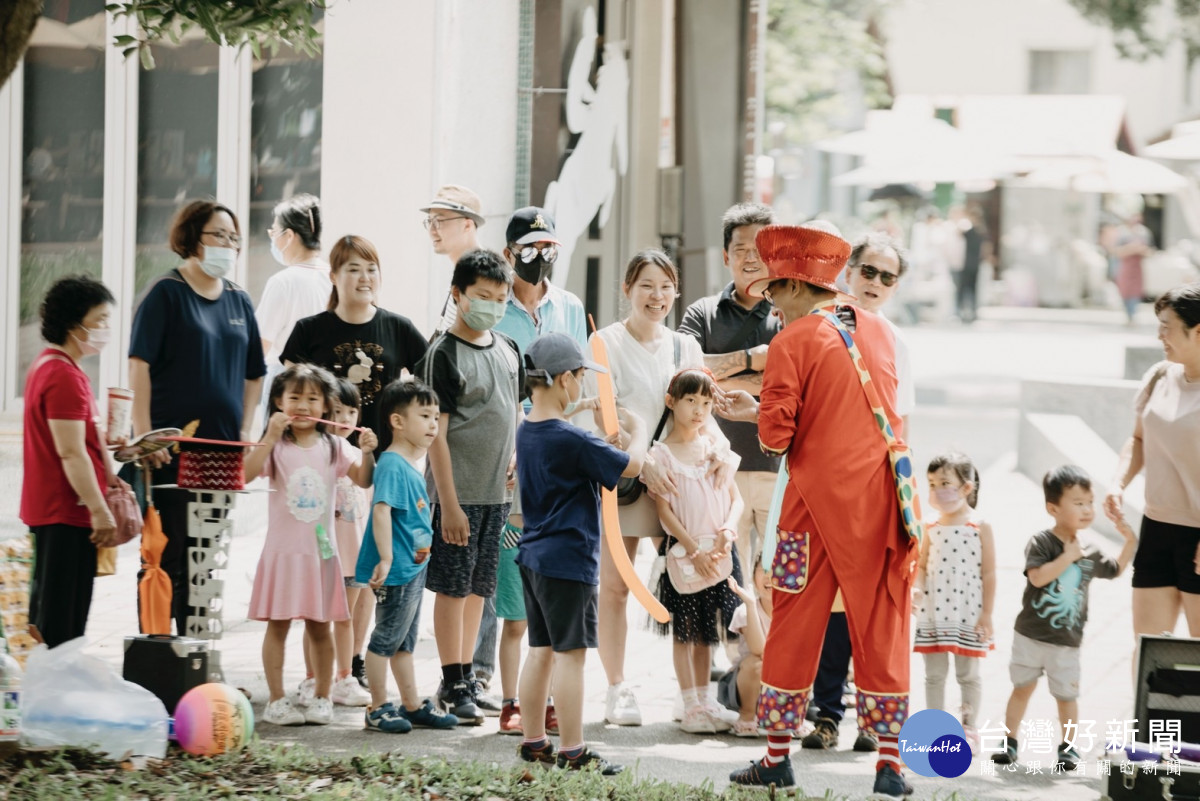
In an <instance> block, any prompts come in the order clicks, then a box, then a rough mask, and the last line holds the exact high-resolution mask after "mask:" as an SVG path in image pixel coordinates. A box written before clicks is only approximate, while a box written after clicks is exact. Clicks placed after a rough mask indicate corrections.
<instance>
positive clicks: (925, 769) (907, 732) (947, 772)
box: [900, 709, 971, 779]
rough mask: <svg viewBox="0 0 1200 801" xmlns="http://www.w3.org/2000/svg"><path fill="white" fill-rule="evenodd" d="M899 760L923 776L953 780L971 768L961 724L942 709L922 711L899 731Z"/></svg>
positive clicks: (969, 753)
mask: <svg viewBox="0 0 1200 801" xmlns="http://www.w3.org/2000/svg"><path fill="white" fill-rule="evenodd" d="M900 759H901V760H903V762H904V764H905V765H906V766H908V768H909V770H911V771H913V772H914V773H917V774H919V775H921V776H930V777H936V776H941V777H942V778H945V779H953V778H955V777H956V776H961V775H963V774H964V773H966V772H967V768H969V767H970V766H971V747H970V746H969V745H967V740H966V732H964V731H963V727H962V724H961V723H959V722H958V720H957V719H956V718H955V717H954V716H953V715H951V714H950V713H949V712H947V711H945V710H943V709H923V710H921V711H920V712H917V713H915V714H913V715H909V717H908V720H906V721H904V725H903V726H902V727H901V728H900Z"/></svg>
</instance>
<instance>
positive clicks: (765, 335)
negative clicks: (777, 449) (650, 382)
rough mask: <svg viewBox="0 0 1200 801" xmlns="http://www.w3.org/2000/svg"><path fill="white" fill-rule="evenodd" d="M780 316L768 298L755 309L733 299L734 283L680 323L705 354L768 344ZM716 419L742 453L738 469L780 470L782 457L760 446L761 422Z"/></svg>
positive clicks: (736, 450) (687, 313)
mask: <svg viewBox="0 0 1200 801" xmlns="http://www.w3.org/2000/svg"><path fill="white" fill-rule="evenodd" d="M750 315H754V316H755V317H756V318H758V324H757V325H755V326H754V327H753V328H751V329H750V331H749V333H748V334H746V335H744V336H741V337H739V339H738V341H737V342H734V341H733V338H734V337H735V336H738V332H739V331H741V330H742V325H743V324H744V323H745V322H746V318H747V317H748V316H750ZM779 329H780V322H779V318H778V317H776V316H775V315H773V314H771V304H770V303H769V302H767V301H766V300H762V301H759V303H758V305H757V306H755V307H754V308H753V309H745V308H743V307H742V306H741V305H740V304H739V303H738V302H737V301H736V300H734V299H733V283H732V282H730V283H729V285H728V286H726V287H725V289H723V290H722V291H721V294H719V295H710V296H709V297H706V298H700V300H698V301H696V302H695V303H693V304H692V305H691V306H688V307H687V311H685V312H684V313H683V320H682V322H680V323H679V333H681V334H687V335H688V336H690V337H692V338H693V339H695V340H696V341H697V342H698V343H700V350H702V351H704V352H705V353H706V354H712V353H729V352H731V351H735V350H745V349H746V348H753V347H754V346H755V345H766V344H769V343H770V342H771V340H772V339H774V337H775V335H776V334H778V333H779ZM738 375H754V373H753V371H749V370H743V371H742V372H741V373H738ZM717 423H718V425H720V426H721V430H722V431H723V432H725V437H726V438H727V439H728V440H729V447H730V448H731V449H732V450H733V452H734V453H736V454H737V455H738V456H740V457H742V463H741V465H740V466H739V467H738V470H739V471H766V472H770V473H774V472H776V471H778V470H779V458H778V457H775V456H767V455H766V454H765V453H763V452H762V448H760V447H758V424H757V423H736V422H731V421H729V420H726V419H724V418H722V417H717Z"/></svg>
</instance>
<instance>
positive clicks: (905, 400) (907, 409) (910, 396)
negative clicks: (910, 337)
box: [879, 313, 917, 417]
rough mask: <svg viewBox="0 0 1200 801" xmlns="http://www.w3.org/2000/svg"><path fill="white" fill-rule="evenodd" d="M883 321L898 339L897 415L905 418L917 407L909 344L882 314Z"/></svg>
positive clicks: (893, 324)
mask: <svg viewBox="0 0 1200 801" xmlns="http://www.w3.org/2000/svg"><path fill="white" fill-rule="evenodd" d="M879 316H880V317H883V321H884V322H885V323H887V324H888V327H889V328H891V329H892V334H893V335H894V336H895V337H896V378H897V381H898V383H897V384H896V414H898V415H900V416H901V417H905V416H907V415H909V414H912V411H913V409H915V408H916V407H917V385H916V382H915V381H913V371H912V360H911V359H910V358H909V355H908V343H907V342H905V341H904V336H903V335H902V334H901V333H900V329H899V327H897V325H896V324H895V323H893V322H892V321H891V320H889V319H888V318H887V317H884V315H883V314H882V313H880V314H879Z"/></svg>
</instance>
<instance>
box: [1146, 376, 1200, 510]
mask: <svg viewBox="0 0 1200 801" xmlns="http://www.w3.org/2000/svg"><path fill="white" fill-rule="evenodd" d="M1158 369H1159V365H1155V366H1154V367H1151V368H1150V369H1149V370H1148V371H1147V372H1146V374H1145V376H1143V377H1142V388H1141V391H1140V392H1138V396H1137V402H1136V408H1137V413H1138V416H1139V417H1141V420H1142V453H1143V455H1144V456H1145V465H1146V517H1148V518H1150V519H1151V520H1157V521H1159V522H1160V523H1174V524H1175V525H1177V526H1191V527H1193V528H1200V500H1197V499H1200V446H1198V445H1197V443H1200V383H1191V384H1189V383H1188V382H1187V381H1186V380H1184V377H1183V365H1182V364H1178V363H1176V362H1170V363H1168V364H1167V369H1166V372H1165V373H1164V374H1163V376H1162V378H1160V379H1159V380H1158V383H1157V384H1155V385H1154V391H1153V392H1152V393H1150V394H1149V395H1148V396H1147V389H1148V388H1149V386H1150V381H1151V379H1152V377H1153V376H1154V373H1155V371H1157V370H1158Z"/></svg>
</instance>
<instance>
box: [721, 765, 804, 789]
mask: <svg viewBox="0 0 1200 801" xmlns="http://www.w3.org/2000/svg"><path fill="white" fill-rule="evenodd" d="M729 781H730V782H732V783H733V784H745V785H753V786H756V787H766V786H767V785H769V784H773V785H775V786H776V787H780V788H782V787H791V786H793V785H794V784H795V783H796V774H795V773H793V772H792V760H791V757H784V758H783V761H782V762H780V763H779V764H778V765H768V764H767V760H766V757H764V758H762V759H760V760H758V761H757V762H751V763H750V766H749V767H745V768H742V769H741V770H735V771H734V772H733V773H730V774H729Z"/></svg>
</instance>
